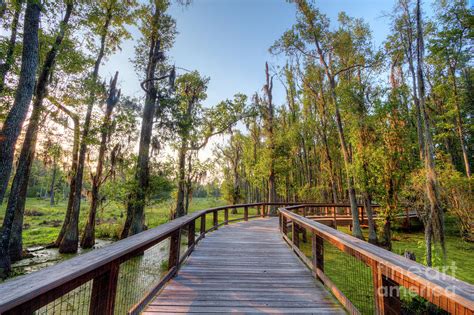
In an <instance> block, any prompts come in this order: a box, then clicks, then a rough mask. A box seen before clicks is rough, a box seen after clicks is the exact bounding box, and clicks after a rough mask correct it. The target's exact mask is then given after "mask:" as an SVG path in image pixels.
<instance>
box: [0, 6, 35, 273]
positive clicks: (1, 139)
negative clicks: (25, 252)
mask: <svg viewBox="0 0 474 315" xmlns="http://www.w3.org/2000/svg"><path fill="white" fill-rule="evenodd" d="M40 13H41V4H40V3H39V2H38V1H36V0H28V1H27V5H26V11H25V19H24V26H23V50H22V58H21V60H22V62H21V70H20V78H19V80H18V88H17V89H16V93H15V100H14V102H13V106H12V108H11V109H10V111H9V112H8V115H7V117H6V119H5V121H4V122H3V126H2V130H1V131H0V203H2V202H3V198H4V196H5V192H6V189H7V185H8V181H9V178H10V173H11V169H12V164H13V155H14V152H15V145H16V141H17V139H18V136H19V135H20V131H21V127H22V125H23V122H24V121H25V118H26V114H27V112H28V108H29V105H30V102H31V99H32V97H33V92H34V86H35V77H36V68H37V66H38V51H39V40H38V28H39V21H40ZM0 268H2V266H0Z"/></svg>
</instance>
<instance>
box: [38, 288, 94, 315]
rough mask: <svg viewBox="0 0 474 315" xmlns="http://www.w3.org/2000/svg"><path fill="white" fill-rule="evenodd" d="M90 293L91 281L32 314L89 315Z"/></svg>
mask: <svg viewBox="0 0 474 315" xmlns="http://www.w3.org/2000/svg"><path fill="white" fill-rule="evenodd" d="M91 292H92V280H91V281H88V282H86V283H84V284H83V285H81V286H79V287H77V288H76V289H74V290H72V291H70V292H68V293H66V294H64V295H63V296H61V297H60V298H58V299H56V300H54V301H53V302H51V303H49V304H47V305H45V306H43V307H41V308H40V309H38V310H36V311H35V312H34V314H35V315H46V314H48V315H49V314H58V315H59V314H61V315H62V314H66V315H67V314H74V315H76V314H89V303H90V297H91Z"/></svg>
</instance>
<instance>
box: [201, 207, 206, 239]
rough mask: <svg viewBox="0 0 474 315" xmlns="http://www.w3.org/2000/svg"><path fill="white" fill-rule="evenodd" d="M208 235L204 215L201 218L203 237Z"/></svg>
mask: <svg viewBox="0 0 474 315" xmlns="http://www.w3.org/2000/svg"><path fill="white" fill-rule="evenodd" d="M204 235H206V214H205V213H204V214H203V215H202V216H201V237H204Z"/></svg>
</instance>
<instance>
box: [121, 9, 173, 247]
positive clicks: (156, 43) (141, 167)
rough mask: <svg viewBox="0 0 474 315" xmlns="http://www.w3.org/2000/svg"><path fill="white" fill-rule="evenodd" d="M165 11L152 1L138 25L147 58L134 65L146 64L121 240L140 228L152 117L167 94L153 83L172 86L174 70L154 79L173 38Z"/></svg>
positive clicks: (170, 24)
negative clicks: (132, 175) (132, 179)
mask: <svg viewBox="0 0 474 315" xmlns="http://www.w3.org/2000/svg"><path fill="white" fill-rule="evenodd" d="M167 8H168V2H167V1H164V0H155V1H154V2H153V6H152V7H147V8H146V12H147V14H145V15H143V23H142V26H141V32H142V34H143V43H142V45H141V46H140V47H139V50H138V52H142V51H145V49H147V50H148V55H147V60H146V61H145V62H144V61H143V60H140V59H138V60H137V63H138V65H146V67H143V66H142V67H141V68H144V69H142V70H144V71H145V80H144V81H143V82H142V88H143V89H144V90H145V106H144V107H143V115H142V126H141V132H140V143H139V148H138V160H137V164H136V170H135V183H134V187H133V191H132V193H131V194H130V197H129V201H128V203H127V218H126V221H125V225H124V228H123V230H122V233H121V238H125V237H127V236H129V235H133V234H137V233H140V232H141V231H143V229H144V222H145V212H144V208H145V201H146V197H147V193H148V189H149V185H150V171H149V162H150V145H151V139H152V132H153V122H154V118H155V115H156V114H158V113H162V111H161V110H158V109H159V106H160V96H161V94H162V93H163V92H164V93H168V92H169V89H163V91H161V90H159V87H158V83H157V81H158V82H159V81H160V80H163V79H165V78H168V77H169V78H171V80H170V82H171V86H172V85H173V82H172V81H173V79H174V70H173V71H172V73H170V74H167V75H165V76H164V77H162V76H159V77H157V71H158V70H162V67H160V64H161V63H162V62H163V61H164V52H163V50H162V49H163V48H168V47H169V46H170V45H171V44H172V42H173V39H174V35H175V23H174V20H173V19H172V18H171V17H170V16H169V15H167V14H165V11H166V10H167ZM166 90H168V91H166ZM163 96H164V95H163ZM158 116H160V115H158Z"/></svg>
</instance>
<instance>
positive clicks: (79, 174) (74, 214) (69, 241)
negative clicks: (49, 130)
mask: <svg viewBox="0 0 474 315" xmlns="http://www.w3.org/2000/svg"><path fill="white" fill-rule="evenodd" d="M112 17H113V16H112V9H111V8H108V12H107V15H106V18H105V21H104V26H103V29H102V35H101V39H100V49H99V54H98V55H97V59H96V61H95V65H94V71H93V72H92V75H91V77H90V80H91V81H90V82H91V84H92V87H91V89H92V91H91V94H90V96H89V104H88V106H87V112H86V117H85V119H84V123H83V129H82V139H81V144H80V148H79V158H78V161H77V170H76V176H75V179H74V181H75V182H74V190H71V193H72V194H73V196H72V205H71V210H70V217H69V221H68V222H66V221H65V222H64V223H63V225H65V228H64V230H65V231H64V235H63V237H62V239H61V241H60V242H59V252H60V253H75V252H77V248H78V243H79V213H80V210H81V199H82V198H81V197H82V180H83V175H84V162H85V159H86V153H87V143H88V141H89V139H88V138H89V132H90V125H91V120H92V109H93V107H94V103H95V101H96V96H95V93H96V91H95V87H96V85H97V79H98V76H99V67H100V64H101V62H102V59H103V57H104V55H105V44H106V43H105V41H106V38H107V35H108V31H109V26H110V23H111V21H112Z"/></svg>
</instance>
